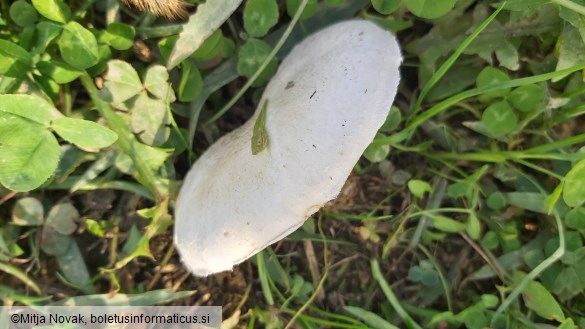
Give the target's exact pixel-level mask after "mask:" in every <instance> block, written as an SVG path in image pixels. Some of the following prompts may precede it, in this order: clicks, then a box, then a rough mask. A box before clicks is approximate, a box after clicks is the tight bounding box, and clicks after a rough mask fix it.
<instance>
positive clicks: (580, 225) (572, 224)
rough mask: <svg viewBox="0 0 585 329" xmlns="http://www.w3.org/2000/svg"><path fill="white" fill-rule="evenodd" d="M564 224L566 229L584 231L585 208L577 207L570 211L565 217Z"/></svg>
mask: <svg viewBox="0 0 585 329" xmlns="http://www.w3.org/2000/svg"><path fill="white" fill-rule="evenodd" d="M565 223H566V224H567V227H568V228H572V229H575V230H585V208H583V207H578V208H575V209H571V211H569V212H568V213H567V214H566V215H565Z"/></svg>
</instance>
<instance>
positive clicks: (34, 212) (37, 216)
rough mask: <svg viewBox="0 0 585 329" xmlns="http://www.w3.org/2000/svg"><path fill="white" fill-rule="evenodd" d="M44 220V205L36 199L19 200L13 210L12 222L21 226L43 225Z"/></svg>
mask: <svg viewBox="0 0 585 329" xmlns="http://www.w3.org/2000/svg"><path fill="white" fill-rule="evenodd" d="M44 218H45V214H44V210H43V204H42V203H41V202H40V201H39V200H38V199H35V198H31V197H27V198H22V199H19V200H18V201H16V204H15V205H14V209H13V210H12V222H13V223H14V224H16V225H19V226H37V225H41V224H43V220H44Z"/></svg>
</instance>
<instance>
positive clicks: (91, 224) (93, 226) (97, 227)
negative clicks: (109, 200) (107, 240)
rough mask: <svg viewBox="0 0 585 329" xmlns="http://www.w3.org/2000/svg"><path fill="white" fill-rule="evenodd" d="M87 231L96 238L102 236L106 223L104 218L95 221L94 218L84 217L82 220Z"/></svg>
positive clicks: (104, 233) (104, 232)
mask: <svg viewBox="0 0 585 329" xmlns="http://www.w3.org/2000/svg"><path fill="white" fill-rule="evenodd" d="M84 223H85V227H86V228H87V231H88V232H89V233H91V234H93V235H95V236H97V237H98V238H103V237H104V236H105V235H106V232H107V227H108V223H107V221H105V220H100V221H97V220H95V219H90V218H88V219H86V220H85V221H84Z"/></svg>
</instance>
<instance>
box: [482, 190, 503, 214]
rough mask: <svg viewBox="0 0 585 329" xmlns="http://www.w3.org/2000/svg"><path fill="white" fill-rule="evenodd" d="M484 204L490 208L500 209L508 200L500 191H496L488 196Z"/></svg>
mask: <svg viewBox="0 0 585 329" xmlns="http://www.w3.org/2000/svg"><path fill="white" fill-rule="evenodd" d="M486 204H487V206H488V207H490V209H493V210H501V209H502V208H504V207H505V206H507V204H508V201H507V200H506V197H505V196H504V194H503V193H502V192H500V191H497V192H494V193H492V194H490V195H489V196H488V198H487V199H486Z"/></svg>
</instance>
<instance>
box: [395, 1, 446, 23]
mask: <svg viewBox="0 0 585 329" xmlns="http://www.w3.org/2000/svg"><path fill="white" fill-rule="evenodd" d="M403 1H404V4H405V5H406V7H407V8H408V10H410V11H411V12H412V13H413V14H415V15H416V16H418V17H422V18H429V19H433V18H438V17H441V16H443V15H445V14H446V13H448V12H449V11H450V10H451V9H453V6H455V2H457V0H441V1H436V0H403Z"/></svg>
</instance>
